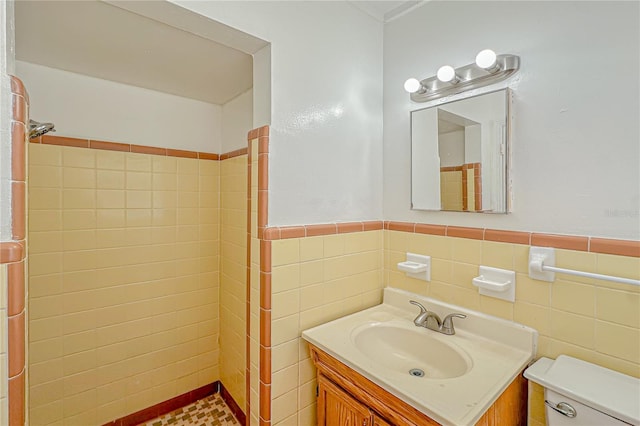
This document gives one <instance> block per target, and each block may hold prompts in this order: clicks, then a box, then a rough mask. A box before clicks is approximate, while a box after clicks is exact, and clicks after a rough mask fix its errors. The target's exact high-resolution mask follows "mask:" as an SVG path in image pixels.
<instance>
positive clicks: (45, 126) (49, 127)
mask: <svg viewBox="0 0 640 426" xmlns="http://www.w3.org/2000/svg"><path fill="white" fill-rule="evenodd" d="M54 127H55V125H54V124H53V123H39V122H37V121H35V120H29V139H33V138H37V137H38V136H42V135H44V134H45V133H48V132H55V129H54Z"/></svg>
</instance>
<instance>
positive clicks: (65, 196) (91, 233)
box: [28, 138, 246, 425]
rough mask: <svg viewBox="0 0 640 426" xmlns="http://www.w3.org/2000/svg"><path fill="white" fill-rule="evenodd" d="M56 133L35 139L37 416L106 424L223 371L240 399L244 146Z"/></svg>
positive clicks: (32, 232)
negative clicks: (167, 145) (132, 143)
mask: <svg viewBox="0 0 640 426" xmlns="http://www.w3.org/2000/svg"><path fill="white" fill-rule="evenodd" d="M47 141H48V142H53V143H61V144H64V145H65V146H60V145H54V144H50V143H31V144H29V173H30V176H29V178H30V180H29V210H28V217H29V237H30V238H32V241H31V244H30V254H31V256H32V257H31V259H30V267H29V290H30V300H29V310H30V319H29V330H30V332H29V341H28V346H29V351H28V353H29V355H28V356H29V367H30V388H29V403H28V407H29V415H30V419H31V422H32V423H33V424H43V425H44V424H52V423H56V422H58V421H61V420H62V421H64V422H65V423H69V424H71V423H74V424H103V423H106V422H109V421H111V420H114V419H116V418H120V417H123V416H126V415H128V414H130V413H133V412H136V411H138V410H141V409H144V408H147V407H149V406H152V405H154V404H157V403H160V402H163V401H166V400H168V399H170V398H172V397H175V396H177V395H180V394H183V393H185V392H189V391H191V390H193V389H195V388H198V387H201V386H204V385H207V384H210V383H212V382H215V381H217V380H221V379H222V380H223V383H224V385H225V386H227V387H228V390H229V392H230V393H231V395H232V396H233V398H234V399H235V400H236V401H237V402H238V403H239V404H240V406H243V404H244V395H245V389H244V386H245V379H244V376H243V374H242V373H243V371H244V360H243V354H244V329H245V325H244V315H242V314H240V315H238V314H237V312H240V313H243V310H242V309H240V310H239V311H238V310H237V309H235V308H236V307H237V306H244V299H242V296H243V294H244V293H243V292H244V288H245V284H244V271H245V269H246V265H244V264H243V262H245V261H246V260H245V259H246V246H245V241H244V238H245V235H246V227H245V226H246V219H243V218H242V217H243V213H244V215H245V216H244V217H246V212H245V211H243V210H242V207H243V206H246V153H243V152H241V151H240V152H235V153H234V154H233V155H231V156H222V157H221V158H218V156H217V155H211V154H204V155H202V154H203V153H200V154H201V155H198V153H190V152H186V151H175V152H170V153H169V154H174V155H157V154H162V152H159V151H158V150H157V149H156V150H155V151H154V148H149V149H148V150H142V149H138V151H146V152H152V153H141V152H120V151H114V150H104V149H100V148H99V149H90V148H86V147H76V146H77V145H78V144H80V145H81V146H82V144H83V143H85V142H86V141H84V142H83V140H76V141H80V142H78V143H75V142H74V140H72V139H69V138H49V139H43V142H47ZM73 144H75V145H76V146H69V145H73ZM94 146H98V147H100V146H101V145H99V144H97V145H95V144H94ZM104 147H108V149H114V147H116V145H115V144H111V145H105V146H102V148H104ZM160 151H162V150H160ZM164 153H165V154H167V152H166V150H164ZM193 154H195V155H193ZM194 156H195V157H196V158H187V157H194ZM197 157H200V158H197ZM239 201H240V203H239ZM239 230H241V231H239ZM238 235H241V237H238ZM239 271H242V272H241V273H240V272H239ZM239 288H241V289H242V290H239ZM226 305H228V306H226ZM225 348H226V349H225ZM225 350H226V351H227V352H225ZM236 364H237V365H236ZM221 366H224V367H225V368H224V371H221Z"/></svg>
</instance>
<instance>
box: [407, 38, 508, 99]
mask: <svg viewBox="0 0 640 426" xmlns="http://www.w3.org/2000/svg"><path fill="white" fill-rule="evenodd" d="M518 69H520V57H519V56H516V55H510V54H506V55H496V53H495V52H494V51H493V50H491V49H485V50H482V51H481V52H479V53H478V54H477V55H476V60H475V62H474V63H472V64H468V65H465V66H463V67H459V68H453V67H452V66H450V65H444V66H442V67H440V68H439V69H438V72H437V74H436V75H435V76H433V77H429V78H425V79H424V80H421V81H420V80H418V79H415V78H410V79H408V80H407V81H406V82H405V84H404V88H405V90H406V91H407V92H409V93H410V94H411V100H412V101H414V102H428V101H432V100H435V99H438V98H441V97H444V96H451V95H455V94H457V93H461V92H464V91H466V90H471V89H477V88H480V87H484V86H487V85H489V84H493V83H497V82H499V81H502V80H505V79H506V78H508V77H510V76H511V75H512V74H514V73H515V72H516V71H518Z"/></svg>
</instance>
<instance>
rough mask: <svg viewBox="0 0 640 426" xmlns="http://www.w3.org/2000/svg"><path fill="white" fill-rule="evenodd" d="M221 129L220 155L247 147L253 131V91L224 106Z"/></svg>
mask: <svg viewBox="0 0 640 426" xmlns="http://www.w3.org/2000/svg"><path fill="white" fill-rule="evenodd" d="M221 127H222V145H221V151H220V153H226V152H231V151H235V150H237V149H241V148H246V147H247V134H248V133H249V130H251V129H253V90H248V91H246V92H244V93H242V94H241V95H239V96H237V97H235V98H233V99H231V100H230V101H229V102H227V103H226V104H224V105H222V123H221ZM245 189H246V188H245Z"/></svg>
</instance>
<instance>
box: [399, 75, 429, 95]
mask: <svg viewBox="0 0 640 426" xmlns="http://www.w3.org/2000/svg"><path fill="white" fill-rule="evenodd" d="M404 90H406V91H407V92H409V93H416V92H419V91H420V90H424V87H423V86H422V84H420V80H418V79H417V78H409V79H407V81H405V82H404Z"/></svg>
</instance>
